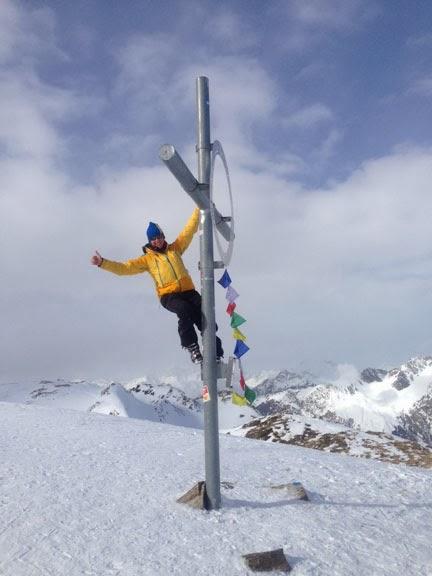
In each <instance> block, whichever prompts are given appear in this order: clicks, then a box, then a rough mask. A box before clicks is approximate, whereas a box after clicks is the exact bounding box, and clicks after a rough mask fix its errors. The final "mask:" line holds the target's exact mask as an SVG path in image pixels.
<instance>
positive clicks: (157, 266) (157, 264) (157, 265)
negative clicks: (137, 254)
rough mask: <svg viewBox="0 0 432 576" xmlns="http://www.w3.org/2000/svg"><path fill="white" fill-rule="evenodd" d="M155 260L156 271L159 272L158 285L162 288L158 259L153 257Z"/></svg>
mask: <svg viewBox="0 0 432 576" xmlns="http://www.w3.org/2000/svg"><path fill="white" fill-rule="evenodd" d="M155 262H156V268H157V271H158V274H159V282H160V286H161V288H162V286H163V283H162V276H161V273H160V270H159V263H158V261H157V258H155Z"/></svg>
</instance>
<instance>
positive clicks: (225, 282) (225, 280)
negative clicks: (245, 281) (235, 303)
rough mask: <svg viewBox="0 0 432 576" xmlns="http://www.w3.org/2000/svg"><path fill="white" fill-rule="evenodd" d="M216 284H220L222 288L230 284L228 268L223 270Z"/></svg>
mask: <svg viewBox="0 0 432 576" xmlns="http://www.w3.org/2000/svg"><path fill="white" fill-rule="evenodd" d="M218 284H220V285H221V286H222V287H223V288H228V286H229V285H230V284H231V278H230V275H229V274H228V270H225V272H224V273H223V274H222V278H220V279H219V280H218Z"/></svg>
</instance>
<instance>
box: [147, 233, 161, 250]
mask: <svg viewBox="0 0 432 576" xmlns="http://www.w3.org/2000/svg"><path fill="white" fill-rule="evenodd" d="M164 243H165V236H164V235H163V234H162V235H161V236H157V237H156V238H154V239H153V240H152V241H151V242H150V245H151V246H154V247H155V248H162V246H163V245H164Z"/></svg>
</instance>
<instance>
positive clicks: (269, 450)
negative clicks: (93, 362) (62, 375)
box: [0, 403, 432, 576]
mask: <svg viewBox="0 0 432 576" xmlns="http://www.w3.org/2000/svg"><path fill="white" fill-rule="evenodd" d="M0 433H1V438H2V441H1V447H0V574H1V575H2V576H38V575H44V576H60V575H62V576H82V575H85V576H120V575H121V576H138V575H149V576H155V575H168V574H169V575H171V574H174V575H182V576H183V575H187V574H196V575H198V576H199V575H203V576H207V575H208V576H215V575H228V576H231V575H233V576H235V575H240V574H241V575H244V574H252V572H250V571H248V570H247V568H246V567H245V564H244V562H243V560H242V558H241V555H242V554H247V553H250V552H257V551H264V550H270V549H274V548H279V547H283V549H284V553H285V555H286V556H287V558H288V561H289V562H290V564H291V565H292V566H293V567H294V570H293V572H292V574H293V576H300V575H302V576H323V575H332V576H350V575H356V576H357V575H359V576H360V575H365V574H366V575H368V576H390V575H391V576H393V575H394V576H396V575H398V576H401V575H408V576H409V575H412V576H431V575H432V547H431V542H430V535H431V528H432V493H431V490H430V487H431V478H432V474H431V471H430V470H422V469H415V468H407V467H405V466H394V465H387V464H383V463H380V462H376V461H362V460H356V459H354V458H350V457H347V456H338V455H334V454H325V453H322V452H318V451H314V450H307V449H303V448H299V447H295V446H285V445H280V444H278V445H276V444H269V443H264V442H261V441H254V440H250V439H244V438H236V437H226V436H221V437H220V453H221V479H222V480H223V481H229V482H232V483H233V484H234V488H233V489H228V488H222V495H223V507H222V508H221V510H219V511H213V512H210V513H208V512H204V511H197V510H193V509H191V508H189V507H187V506H184V505H180V504H177V503H176V501H175V500H176V498H177V497H179V496H180V495H181V494H183V493H184V492H186V490H188V489H189V488H190V487H191V486H192V485H193V484H194V483H195V482H197V481H198V480H200V479H204V471H203V468H204V438H203V434H202V432H201V431H196V430H193V429H191V428H181V427H175V426H170V425H167V424H159V423H155V422H147V421H143V420H133V419H130V418H129V419H127V418H119V417H110V416H103V415H98V414H89V413H80V412H75V411H69V410H65V409H53V408H46V407H34V406H30V405H19V404H12V403H0ZM292 480H298V481H301V482H302V483H303V485H304V486H305V488H306V490H308V492H309V494H310V496H311V502H310V503H307V502H301V501H296V500H292V499H290V498H289V497H288V496H287V495H284V494H283V491H281V490H273V489H271V487H270V486H271V485H272V484H282V483H286V482H290V481H292Z"/></svg>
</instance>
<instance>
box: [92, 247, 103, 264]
mask: <svg viewBox="0 0 432 576" xmlns="http://www.w3.org/2000/svg"><path fill="white" fill-rule="evenodd" d="M102 261H103V258H102V256H101V255H100V254H99V252H98V251H97V250H95V253H94V254H93V256H92V257H91V260H90V262H91V263H92V264H94V265H95V266H100V265H101V264H102Z"/></svg>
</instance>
